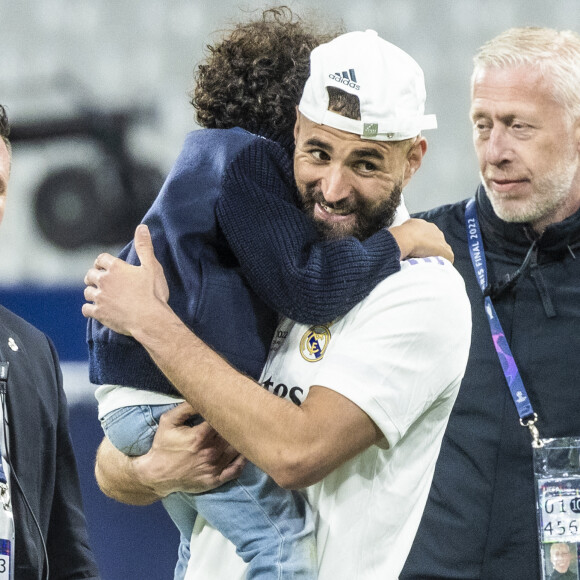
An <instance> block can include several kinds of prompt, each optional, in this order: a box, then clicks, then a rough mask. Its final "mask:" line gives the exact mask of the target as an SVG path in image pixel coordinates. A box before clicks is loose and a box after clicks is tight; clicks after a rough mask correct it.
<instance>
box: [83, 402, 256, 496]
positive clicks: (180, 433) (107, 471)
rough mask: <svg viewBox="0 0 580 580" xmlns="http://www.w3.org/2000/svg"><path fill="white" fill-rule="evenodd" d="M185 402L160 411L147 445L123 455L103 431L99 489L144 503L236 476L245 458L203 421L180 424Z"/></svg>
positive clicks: (208, 487)
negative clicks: (132, 454) (136, 453)
mask: <svg viewBox="0 0 580 580" xmlns="http://www.w3.org/2000/svg"><path fill="white" fill-rule="evenodd" d="M190 416H191V407H190V406H189V405H188V404H187V403H184V404H182V405H179V406H177V407H176V408H175V409H171V410H170V411H168V412H166V413H164V414H163V415H162V416H161V420H160V422H159V428H158V429H157V433H156V434H155V438H154V439H153V445H152V446H151V449H150V451H149V452H148V453H147V454H145V455H142V456H141V457H128V456H127V455H125V454H123V453H121V452H120V451H118V450H117V449H116V448H115V447H114V446H113V445H112V444H111V442H110V441H109V440H108V439H107V438H106V437H105V438H104V439H103V441H102V443H101V445H100V447H99V449H98V451H97V460H96V464H95V477H96V479H97V483H98V484H99V487H100V488H101V491H102V492H103V493H104V494H105V495H107V496H109V497H111V498H113V499H115V500H117V501H120V502H123V503H128V504H131V505H149V504H151V503H153V502H155V501H157V500H159V499H162V498H163V497H165V496H167V495H169V494H170V493H172V492H174V491H185V492H188V493H202V492H205V491H209V490H211V489H214V488H216V487H218V486H220V485H222V484H223V483H226V482H227V481H230V480H231V479H235V478H236V477H238V476H239V475H240V473H241V471H242V469H243V467H244V465H245V463H246V461H245V459H244V458H243V457H242V456H240V455H239V453H238V452H237V451H236V450H235V449H234V448H233V447H231V446H230V445H229V444H228V443H227V442H226V441H225V440H224V439H223V438H222V437H220V436H219V435H218V433H217V432H216V431H215V430H214V429H212V428H211V427H210V426H209V425H208V424H207V423H202V424H200V425H197V426H195V427H189V426H187V425H185V421H186V420H187V419H188V418H189V417H190Z"/></svg>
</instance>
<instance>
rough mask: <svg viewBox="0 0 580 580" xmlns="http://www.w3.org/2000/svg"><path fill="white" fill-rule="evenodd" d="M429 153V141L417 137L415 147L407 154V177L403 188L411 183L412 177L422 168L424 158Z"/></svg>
mask: <svg viewBox="0 0 580 580" xmlns="http://www.w3.org/2000/svg"><path fill="white" fill-rule="evenodd" d="M426 152H427V139H425V137H417V139H415V141H414V143H413V145H411V148H410V149H409V151H408V152H407V166H406V168H405V176H404V178H403V187H405V186H406V185H407V183H409V181H410V180H411V177H413V175H414V174H415V172H416V171H417V170H418V169H419V167H421V163H422V162H423V156H424V155H425V153H426Z"/></svg>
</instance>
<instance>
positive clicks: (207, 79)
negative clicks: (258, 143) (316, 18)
mask: <svg viewBox="0 0 580 580" xmlns="http://www.w3.org/2000/svg"><path fill="white" fill-rule="evenodd" d="M340 33H342V30H335V31H333V32H316V31H314V30H313V28H312V26H311V25H307V24H305V23H304V22H303V21H302V20H301V19H300V18H299V17H297V16H295V15H294V14H293V12H292V10H290V8H288V7H287V6H280V7H277V8H270V9H268V10H265V11H264V12H263V13H262V16H261V18H260V19H258V20H255V21H252V22H248V23H242V24H238V25H237V26H236V27H235V28H234V29H233V30H232V31H231V32H229V34H227V35H225V36H224V38H223V39H222V40H221V41H220V42H218V43H216V44H214V45H213V46H212V45H208V46H207V49H208V50H209V55H208V56H207V58H206V60H205V61H204V62H203V63H202V64H200V65H199V67H198V69H197V72H196V74H195V81H196V86H195V89H194V90H193V91H192V92H191V94H190V96H191V104H192V105H193V107H194V108H195V110H196V120H197V122H198V123H199V124H200V125H201V126H202V127H206V128H219V129H227V128H231V127H242V128H244V129H246V130H248V131H257V130H258V129H261V130H265V129H266V130H270V131H272V132H274V133H279V134H283V133H287V132H289V133H290V134H291V133H292V130H293V127H294V122H295V120H296V105H297V104H298V102H299V101H300V97H301V96H302V91H303V89H304V84H305V82H306V79H307V78H308V75H309V71H310V52H311V51H312V49H313V48H315V47H316V46H318V45H319V44H322V43H325V42H329V41H330V40H332V39H333V38H334V37H336V36H337V35H338V34H340Z"/></svg>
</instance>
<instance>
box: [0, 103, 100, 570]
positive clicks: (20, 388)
mask: <svg viewBox="0 0 580 580" xmlns="http://www.w3.org/2000/svg"><path fill="white" fill-rule="evenodd" d="M9 131H10V127H9V124H8V118H7V115H6V110H5V108H4V107H3V106H2V105H0V222H1V221H2V218H3V216H4V206H5V201H6V193H7V190H8V181H9V178H10V163H11V148H10V142H9V140H8V135H9ZM6 363H7V364H6ZM0 397H1V399H2V405H1V407H0V408H2V416H3V420H2V423H3V425H2V427H3V428H2V430H1V431H2V433H3V434H4V433H6V434H7V437H6V438H4V437H2V439H0V440H1V441H2V442H3V441H5V440H7V441H8V445H7V446H6V445H4V444H2V455H3V461H2V464H3V468H4V471H6V472H7V474H8V488H9V493H10V501H11V504H12V511H13V516H14V528H15V535H14V541H13V542H12V541H11V538H6V537H4V536H6V535H8V536H9V535H10V532H8V533H7V532H6V530H7V529H8V528H5V527H4V526H1V525H0V536H2V537H1V538H0V542H1V541H2V540H7V541H10V543H11V552H12V553H11V554H10V555H9V557H10V558H11V560H12V564H11V565H12V567H13V573H14V578H17V579H18V580H40V579H44V578H50V580H64V579H66V580H73V579H81V578H83V579H98V578H99V573H98V570H97V565H96V562H95V558H94V556H93V553H92V551H91V548H90V546H89V540H88V534H87V528H86V521H85V516H84V513H83V507H82V500H81V492H80V485H79V478H78V474H77V466H76V461H75V457H74V454H73V448H72V443H71V439H70V435H69V431H68V407H67V401H66V397H65V393H64V391H63V387H62V374H61V370H60V366H59V361H58V356H57V353H56V350H55V348H54V345H53V344H52V343H51V341H50V339H49V338H48V337H47V336H46V335H44V334H43V333H42V332H40V331H39V330H38V329H36V328H35V327H34V326H32V325H31V324H29V323H27V322H25V321H24V320H23V319H21V318H20V317H18V316H16V315H15V314H13V313H12V312H10V311H9V310H7V309H6V308H4V307H3V306H0ZM6 447H8V449H7V450H6ZM2 545H3V544H2ZM0 560H1V562H0V565H4V566H6V565H7V561H6V559H5V558H0ZM3 577H4V576H3ZM10 577H11V578H12V576H10Z"/></svg>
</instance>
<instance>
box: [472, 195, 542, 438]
mask: <svg viewBox="0 0 580 580" xmlns="http://www.w3.org/2000/svg"><path fill="white" fill-rule="evenodd" d="M465 226H466V228H467V245H468V246H469V254H470V256H471V263H472V264H473V269H474V270H475V276H476V278H477V281H478V282H479V286H480V288H481V291H482V293H483V294H484V307H485V313H486V315H487V320H488V322H489V328H490V330H491V337H492V339H493V345H494V346H495V351H496V352H497V356H498V358H499V362H500V364H501V368H502V370H503V374H504V375H505V378H506V381H507V384H508V388H509V390H510V393H511V396H512V399H513V400H514V403H515V405H516V409H517V411H518V415H519V416H520V423H521V424H522V425H523V426H524V427H529V429H530V431H531V432H532V437H533V439H534V441H533V443H532V444H533V445H534V446H540V441H539V433H538V429H537V428H536V426H535V425H534V423H535V422H536V421H537V419H538V416H537V415H536V413H534V409H533V408H532V404H531V403H530V399H529V398H528V393H527V392H526V388H525V387H524V383H523V382H522V377H521V376H520V371H519V370H518V367H517V365H516V361H515V360H514V357H513V355H512V352H511V349H510V347H509V344H508V342H507V339H506V337H505V334H504V331H503V329H502V327H501V324H500V321H499V318H498V317H497V314H496V312H495V308H494V307H493V303H492V301H491V298H490V297H489V296H486V295H485V289H486V288H487V265H486V262H485V251H484V249H483V238H482V237H481V230H480V228H479V219H478V217H477V206H476V204H475V199H474V198H471V199H470V200H469V201H468V202H467V206H466V208H465Z"/></svg>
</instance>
